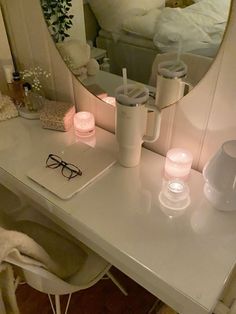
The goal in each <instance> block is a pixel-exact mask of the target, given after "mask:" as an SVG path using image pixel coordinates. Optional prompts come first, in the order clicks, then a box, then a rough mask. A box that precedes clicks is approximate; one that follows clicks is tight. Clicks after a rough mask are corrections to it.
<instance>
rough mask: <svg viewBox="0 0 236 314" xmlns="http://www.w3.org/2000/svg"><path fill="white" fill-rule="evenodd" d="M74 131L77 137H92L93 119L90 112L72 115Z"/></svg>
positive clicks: (93, 130) (93, 129) (93, 131)
mask: <svg viewBox="0 0 236 314" xmlns="http://www.w3.org/2000/svg"><path fill="white" fill-rule="evenodd" d="M74 130H75V134H76V135H77V136H79V137H88V136H92V135H94V133H95V119H94V116H93V114H92V113H91V112H88V111H80V112H77V113H76V114H75V115H74Z"/></svg>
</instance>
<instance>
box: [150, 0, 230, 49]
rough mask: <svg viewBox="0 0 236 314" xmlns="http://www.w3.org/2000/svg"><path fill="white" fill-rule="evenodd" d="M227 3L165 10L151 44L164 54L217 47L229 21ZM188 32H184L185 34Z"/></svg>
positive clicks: (205, 1) (215, 0)
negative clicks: (180, 44) (180, 46)
mask: <svg viewBox="0 0 236 314" xmlns="http://www.w3.org/2000/svg"><path fill="white" fill-rule="evenodd" d="M229 9H230V1H222V0H201V1H198V2H197V3H195V4H194V5H191V6H189V7H187V8H185V9H180V8H175V9H171V8H164V9H163V10H162V13H161V15H159V18H158V20H157V22H156V25H155V31H154V33H155V34H154V37H153V41H154V44H155V45H156V46H157V47H158V48H159V49H160V50H161V51H163V52H166V51H169V50H170V49H173V48H175V49H177V47H178V45H179V42H181V43H182V48H183V50H182V51H190V50H194V49H200V48H204V47H206V46H207V45H208V46H209V47H211V46H219V45H220V43H221V40H222V36H223V34H224V30H225V27H226V23H227V20H228V12H229ZM186 30H187V31H186Z"/></svg>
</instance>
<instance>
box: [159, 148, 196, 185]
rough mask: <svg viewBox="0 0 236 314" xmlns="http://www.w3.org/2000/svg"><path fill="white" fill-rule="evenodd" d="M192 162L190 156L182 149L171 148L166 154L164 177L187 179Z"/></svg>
mask: <svg viewBox="0 0 236 314" xmlns="http://www.w3.org/2000/svg"><path fill="white" fill-rule="evenodd" d="M192 162H193V156H192V154H191V153H190V152H189V151H187V150H185V149H182V148H173V149H171V150H169V151H168V152H167V155H166V162H165V176H166V177H167V178H181V179H187V177H188V175H189V173H190V169H191V166H192Z"/></svg>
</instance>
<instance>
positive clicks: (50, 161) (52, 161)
mask: <svg viewBox="0 0 236 314" xmlns="http://www.w3.org/2000/svg"><path fill="white" fill-rule="evenodd" d="M61 162H62V159H61V158H60V157H59V156H57V155H53V154H50V155H49V156H48V158H47V161H46V165H47V167H49V168H53V169H55V168H58V167H59V166H60V165H61Z"/></svg>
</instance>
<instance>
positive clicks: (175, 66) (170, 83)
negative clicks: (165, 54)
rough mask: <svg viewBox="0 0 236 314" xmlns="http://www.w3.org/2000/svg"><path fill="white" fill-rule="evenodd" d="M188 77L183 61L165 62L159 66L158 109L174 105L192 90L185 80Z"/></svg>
mask: <svg viewBox="0 0 236 314" xmlns="http://www.w3.org/2000/svg"><path fill="white" fill-rule="evenodd" d="M186 75H187V65H186V64H185V63H184V62H183V61H176V60H171V61H164V62H161V63H160V64H159V65H158V74H157V95H156V106H157V107H158V108H160V109H162V108H165V107H167V106H169V105H170V104H174V103H175V102H177V101H178V100H180V99H181V98H182V97H183V96H184V95H185V94H187V93H188V92H189V91H190V90H191V89H192V86H191V85H190V84H189V83H187V82H186V81H185V80H184V79H185V78H186Z"/></svg>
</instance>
